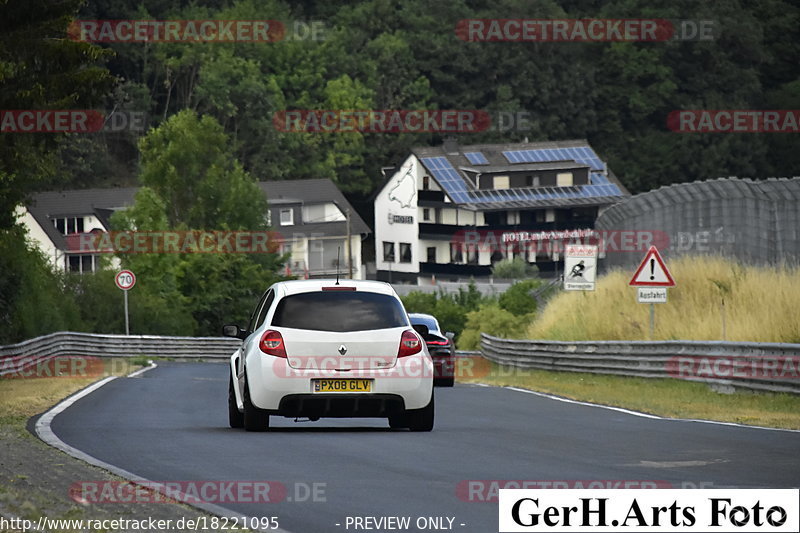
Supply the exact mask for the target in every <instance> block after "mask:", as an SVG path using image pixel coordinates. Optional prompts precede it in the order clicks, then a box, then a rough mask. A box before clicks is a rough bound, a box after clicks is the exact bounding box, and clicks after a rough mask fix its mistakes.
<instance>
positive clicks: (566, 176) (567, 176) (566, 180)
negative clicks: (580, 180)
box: [556, 172, 572, 187]
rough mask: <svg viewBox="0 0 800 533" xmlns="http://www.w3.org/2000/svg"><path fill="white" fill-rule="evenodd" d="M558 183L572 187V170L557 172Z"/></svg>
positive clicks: (561, 185)
mask: <svg viewBox="0 0 800 533" xmlns="http://www.w3.org/2000/svg"><path fill="white" fill-rule="evenodd" d="M556 185H558V186H559V187H572V172H559V173H558V174H556Z"/></svg>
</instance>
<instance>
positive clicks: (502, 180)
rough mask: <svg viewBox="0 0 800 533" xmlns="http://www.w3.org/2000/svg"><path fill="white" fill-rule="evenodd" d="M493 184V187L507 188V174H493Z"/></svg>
mask: <svg viewBox="0 0 800 533" xmlns="http://www.w3.org/2000/svg"><path fill="white" fill-rule="evenodd" d="M493 184H494V189H497V190H500V189H508V176H495V177H494V181H493Z"/></svg>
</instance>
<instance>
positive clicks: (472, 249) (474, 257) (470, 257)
mask: <svg viewBox="0 0 800 533" xmlns="http://www.w3.org/2000/svg"><path fill="white" fill-rule="evenodd" d="M467 264H468V265H477V264H478V248H477V247H476V246H475V245H474V244H470V245H469V247H468V248H467Z"/></svg>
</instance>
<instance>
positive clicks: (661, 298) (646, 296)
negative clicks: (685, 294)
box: [628, 246, 675, 340]
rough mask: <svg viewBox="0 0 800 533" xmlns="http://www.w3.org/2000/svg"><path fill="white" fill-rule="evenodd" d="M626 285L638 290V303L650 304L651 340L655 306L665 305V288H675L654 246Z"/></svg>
mask: <svg viewBox="0 0 800 533" xmlns="http://www.w3.org/2000/svg"><path fill="white" fill-rule="evenodd" d="M628 285H630V286H631V287H638V288H639V290H638V297H637V299H638V301H639V303H649V304H650V339H651V340H652V339H653V335H654V331H655V329H656V306H655V304H657V303H658V304H661V303H667V287H674V286H675V280H674V279H673V278H672V274H670V273H669V269H668V268H667V265H666V264H665V263H664V260H663V259H661V254H659V253H658V249H657V248H656V247H655V246H651V247H650V249H649V250H648V251H647V255H645V256H644V259H642V262H641V263H639V268H637V269H636V272H634V274H633V278H631V281H630V283H628Z"/></svg>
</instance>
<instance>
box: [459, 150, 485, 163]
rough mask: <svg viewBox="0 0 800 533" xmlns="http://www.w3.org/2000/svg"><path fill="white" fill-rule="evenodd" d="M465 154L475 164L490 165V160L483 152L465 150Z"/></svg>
mask: <svg viewBox="0 0 800 533" xmlns="http://www.w3.org/2000/svg"><path fill="white" fill-rule="evenodd" d="M464 156H466V158H467V159H469V162H470V163H472V164H473V165H488V164H489V160H488V159H486V156H485V155H483V153H481V152H464Z"/></svg>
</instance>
